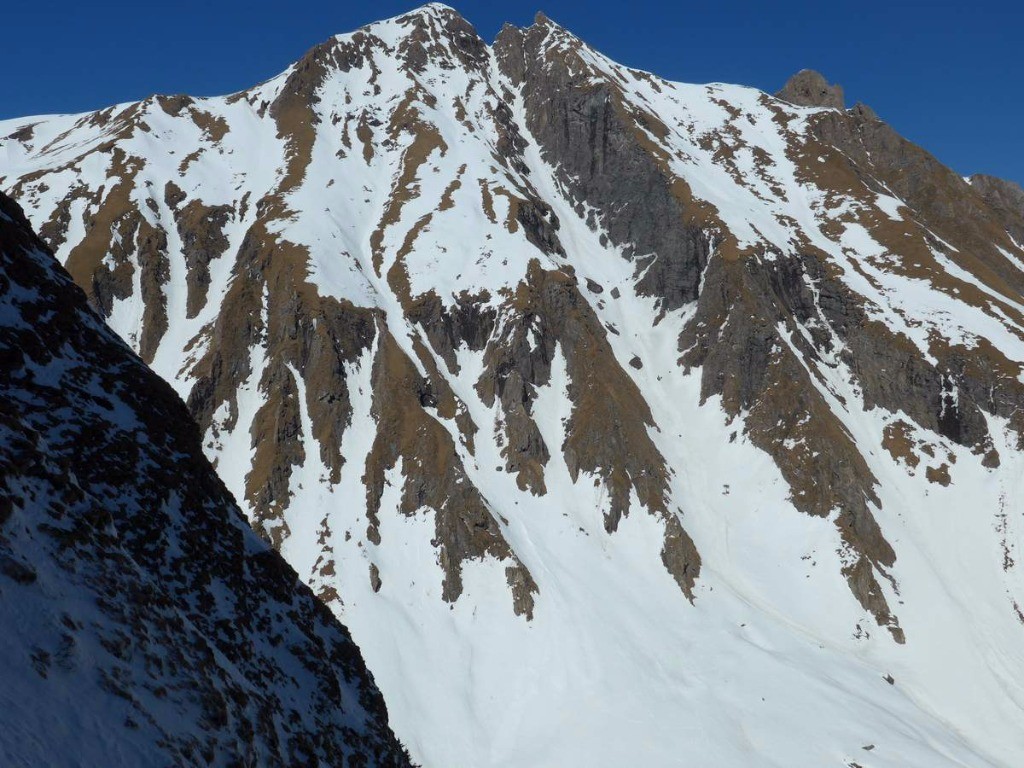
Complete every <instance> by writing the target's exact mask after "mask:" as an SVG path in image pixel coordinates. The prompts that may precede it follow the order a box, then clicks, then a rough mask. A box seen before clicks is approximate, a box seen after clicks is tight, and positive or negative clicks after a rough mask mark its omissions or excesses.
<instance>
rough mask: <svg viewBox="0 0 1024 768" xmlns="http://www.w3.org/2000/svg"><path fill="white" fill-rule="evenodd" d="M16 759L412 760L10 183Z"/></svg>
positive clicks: (3, 353) (186, 425)
mask: <svg viewBox="0 0 1024 768" xmlns="http://www.w3.org/2000/svg"><path fill="white" fill-rule="evenodd" d="M0 360H2V361H3V365H2V366H0V386H2V391H3V398H2V400H0V651H2V652H0V681H2V684H0V710H2V711H3V717H2V722H3V729H2V734H0V763H2V764H3V765H5V766H42V765H46V766H55V767H56V766H101V765H109V766H114V765H131V766H161V767H162V766H168V765H175V766H185V765H204V766H205V765H211V766H213V765H216V766H255V765H266V766H270V765H282V766H283V765H309V766H341V765H361V766H379V767H380V768H384V767H385V766H389V767H390V766H393V767H394V768H400V767H401V766H408V765H409V762H408V758H407V755H406V754H405V752H404V750H403V749H402V747H401V746H400V745H399V744H398V743H397V742H396V741H395V737H394V735H393V734H392V733H391V730H390V729H389V727H388V721H387V712H386V710H385V708H384V702H383V699H382V698H381V695H380V692H379V691H378V689H377V688H376V686H375V685H374V682H373V678H372V677H371V676H370V675H369V673H368V672H367V670H366V667H365V666H364V664H363V661H362V659H361V658H360V656H359V651H358V649H357V648H356V647H355V644H354V643H353V642H352V639H351V637H350V636H349V634H348V632H347V631H346V630H345V629H344V628H343V627H342V626H341V625H340V624H338V622H337V620H336V619H335V618H334V617H333V616H331V614H330V612H329V611H327V610H326V609H325V608H324V607H323V605H322V604H321V603H320V602H319V601H318V600H317V599H316V598H315V597H314V596H313V595H312V594H311V593H310V592H309V590H308V589H307V588H306V587H305V586H304V585H303V584H302V583H301V582H300V581H299V580H298V578H297V576H296V574H295V572H294V571H292V570H291V569H290V568H289V567H288V566H287V565H286V564H285V563H284V561H283V560H282V559H281V557H280V555H278V554H277V553H276V552H274V551H273V550H272V549H271V548H270V547H268V546H267V545H266V543H265V542H262V541H260V539H259V538H258V537H257V536H256V535H255V534H254V533H253V532H252V530H251V529H250V528H249V526H248V525H246V523H245V519H244V517H243V516H242V513H241V511H240V510H239V509H238V507H237V506H236V505H235V503H234V501H233V500H232V499H231V497H230V495H229V494H228V492H227V490H226V489H225V487H224V485H223V483H221V482H220V480H219V479H218V478H217V475H216V474H215V473H214V471H213V468H212V467H211V466H210V464H209V462H208V461H207V460H206V459H205V458H204V457H203V454H202V449H201V446H200V435H199V433H198V431H197V430H196V428H195V425H194V422H193V421H192V420H191V419H190V418H189V415H188V412H187V411H186V410H185V407H184V404H183V403H182V402H181V400H180V399H179V398H178V397H177V396H176V395H175V394H174V392H173V391H172V390H171V388H170V387H168V386H167V384H166V383H165V382H163V381H162V380H161V379H160V378H159V377H157V376H156V375H155V374H153V372H152V371H149V370H147V369H146V367H145V365H143V364H142V362H141V361H140V360H139V359H138V357H136V356H135V355H134V354H132V352H131V351H130V350H129V349H128V348H127V347H125V345H124V343H123V342H122V341H121V340H120V339H119V338H118V337H117V336H116V335H115V334H114V333H112V332H111V331H110V329H109V328H107V327H106V326H104V324H103V322H102V320H101V319H100V318H99V317H98V316H97V315H96V314H95V313H94V312H93V311H92V310H91V309H90V308H89V307H88V305H87V303H86V298H85V294H84V293H83V292H82V291H81V290H80V289H79V288H78V287H77V286H76V285H75V284H74V283H73V282H72V281H71V278H70V277H69V276H68V274H67V273H66V272H65V271H64V270H63V269H61V267H60V265H59V264H58V263H57V262H56V261H55V260H54V258H53V256H52V255H51V254H50V253H49V252H47V251H46V246H45V245H44V244H43V243H42V242H41V241H40V240H39V239H38V238H36V236H35V235H34V234H33V233H32V232H31V230H30V228H29V225H28V222H27V221H26V220H25V219H24V216H23V215H22V211H21V210H20V208H18V207H17V205H15V204H14V203H13V202H12V201H11V200H10V199H9V198H7V197H6V196H4V195H2V194H0Z"/></svg>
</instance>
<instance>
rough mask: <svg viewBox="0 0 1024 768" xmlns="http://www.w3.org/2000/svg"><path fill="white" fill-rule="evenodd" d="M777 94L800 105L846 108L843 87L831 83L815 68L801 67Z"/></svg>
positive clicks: (791, 102)
mask: <svg viewBox="0 0 1024 768" xmlns="http://www.w3.org/2000/svg"><path fill="white" fill-rule="evenodd" d="M775 95H776V96H777V97H778V98H780V99H785V100H786V101H788V102H789V103H790V104H796V105H797V106H800V107H831V108H833V109H845V108H846V104H845V100H844V98H843V87H842V86H841V85H829V83H828V81H827V80H826V79H825V77H824V76H823V75H822V74H821V73H820V72H816V71H814V70H813V69H801V70H800V71H799V72H797V73H796V74H795V75H793V76H792V77H791V78H789V80H787V81H786V84H785V85H784V86H783V87H782V90H781V91H779V92H778V93H776V94H775Z"/></svg>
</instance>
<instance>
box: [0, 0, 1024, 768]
mask: <svg viewBox="0 0 1024 768" xmlns="http://www.w3.org/2000/svg"><path fill="white" fill-rule="evenodd" d="M0 137H5V138H3V139H0V158H7V159H6V160H0V185H2V186H3V187H4V188H5V189H6V190H8V191H9V192H10V193H11V194H12V195H13V196H15V197H16V198H17V199H18V200H19V201H20V202H21V204H22V205H23V206H24V207H25V210H26V213H27V215H28V217H29V218H30V220H31V221H32V223H33V224H34V225H35V226H36V227H37V228H38V229H39V231H40V233H41V235H42V237H43V238H44V239H45V240H46V242H47V243H48V244H49V246H50V247H52V248H53V250H54V252H55V253H56V254H57V256H58V258H59V259H60V260H61V261H62V262H63V263H64V264H65V265H66V267H67V269H68V271H69V272H70V273H71V275H72V276H73V277H74V279H75V281H76V282H77V283H78V284H79V285H80V286H81V287H82V288H83V289H84V290H85V292H86V294H87V295H88V297H89V300H90V302H91V303H92V305H93V306H94V307H95V308H96V309H97V310H98V311H99V312H100V313H101V314H102V315H103V316H104V317H105V318H106V320H107V322H108V323H109V324H110V326H111V327H112V328H113V329H114V330H116V331H117V333H118V334H120V336H121V337H122V338H123V339H124V340H125V341H126V342H127V343H128V344H129V345H131V347H132V348H133V349H134V350H136V351H137V352H138V353H139V354H140V355H141V357H142V358H143V359H144V360H145V361H146V362H148V363H149V364H150V365H151V366H152V367H153V369H154V370H155V371H156V372H157V373H159V374H160V376H162V377H163V378H164V379H165V380H166V381H167V382H169V384H170V385H171V386H172V387H173V388H174V389H176V390H177V392H178V393H179V394H180V395H181V397H182V398H183V399H184V400H186V402H187V403H188V407H189V410H190V412H191V414H192V416H193V417H194V419H195V420H196V421H197V422H198V424H199V428H200V430H201V432H202V435H203V445H204V449H205V452H206V454H207V456H208V457H209V458H210V459H211V460H212V461H213V462H214V463H215V465H216V470H217V472H218V474H219V475H220V477H221V478H222V480H223V481H224V483H225V484H226V486H227V487H228V488H229V489H230V491H231V492H232V493H233V494H234V495H235V497H236V498H237V499H238V500H239V503H240V505H241V506H242V507H243V509H244V511H245V513H246V515H247V516H248V518H249V520H250V521H251V522H252V524H253V525H254V526H255V527H256V528H257V530H258V531H259V532H260V533H261V534H262V536H263V537H264V538H265V539H266V540H267V541H268V542H271V543H272V544H273V545H274V546H275V547H276V548H277V549H278V550H279V551H280V552H281V554H282V555H283V556H284V558H285V559H286V560H287V561H288V562H289V563H290V564H291V566H292V567H294V568H295V570H296V571H297V572H298V574H299V575H300V577H301V578H302V579H303V580H304V581H306V582H307V583H308V584H309V585H310V587H312V589H313V590H314V592H315V593H316V594H317V595H318V596H319V597H320V599H321V600H322V601H323V602H324V603H326V605H328V606H329V607H330V609H331V610H332V611H333V612H334V613H335V614H336V616H338V617H340V618H342V619H343V620H344V622H345V623H346V625H347V626H348V627H349V628H350V629H351V631H352V634H353V637H354V639H355V640H356V642H357V643H358V644H359V645H360V647H361V649H362V652H363V654H364V656H365V658H366V661H367V665H368V666H369V668H370V670H371V671H372V672H373V674H374V677H375V679H376V680H377V682H378V684H379V685H380V688H381V690H382V692H383V694H384V697H385V699H386V700H387V701H388V707H389V712H390V714H391V722H392V723H393V725H394V727H395V731H396V733H397V734H398V736H399V737H400V738H401V739H402V740H403V741H404V742H405V743H407V744H408V745H409V747H410V750H411V752H412V753H413V757H414V758H415V759H416V760H418V761H419V762H422V763H423V764H424V765H426V766H430V767H433V766H449V765H538V766H540V765H551V766H554V765H593V766H606V765H607V766H613V765H614V766H618V765H629V764H637V763H643V764H647V765H654V766H668V765H679V764H695V765H697V764H708V763H709V762H710V763H712V764H714V765H718V766H744V767H747V766H793V765H837V766H841V765H847V766H852V765H864V766H867V765H872V766H928V767H929V768H933V767H934V766H944V765H949V766H954V765H972V766H973V765H994V766H1012V765H1014V764H1016V763H1017V762H1019V756H1020V755H1021V754H1024V732H1022V731H1021V729H1020V727H1019V725H1020V723H1021V721H1022V717H1024V711H1022V702H1024V689H1022V688H1021V685H1020V683H1019V682H1017V681H1018V680H1019V679H1020V678H1021V674H1020V672H1021V671H1022V670H1024V654H1022V651H1021V648H1022V647H1024V646H1022V643H1021V639H1022V637H1024V578H1022V575H1021V571H1020V568H1019V566H1018V562H1019V561H1020V559H1021V557H1020V551H1019V550H1020V547H1021V537H1022V536H1024V521H1022V519H1021V507H1020V502H1019V498H1020V493H1019V478H1020V476H1021V470H1022V469H1024V440H1022V434H1024V409H1022V407H1021V406H1022V405H1024V369H1022V366H1024V271H1022V267H1024V245H1022V239H1021V234H1020V233H1021V227H1024V210H1021V209H1020V206H1018V205H1017V203H1016V202H1015V200H1017V198H1016V197H1014V195H1013V194H1011V193H1010V192H1008V191H1007V190H1006V189H1004V188H1002V187H1000V186H999V185H998V184H993V183H988V182H984V181H978V182H975V183H969V182H968V181H965V180H964V179H962V178H961V177H959V176H958V175H956V174H955V173H953V172H952V171H950V170H949V169H948V168H946V167H944V166H943V165H942V164H941V163H940V162H939V161H938V160H936V159H935V158H934V157H932V156H931V155H929V154H928V153H927V152H926V151H924V150H923V149H921V148H919V147H917V146H915V145H913V144H912V143H910V142H908V141H906V140H905V139H903V138H902V137H900V136H899V135H898V134H897V133H896V132H895V131H893V130H892V129H891V128H890V127H889V126H888V125H886V124H885V123H884V122H882V121H881V120H879V119H878V118H877V116H875V115H874V114H873V113H872V112H871V111H870V110H869V109H867V108H863V107H859V106H858V107H854V108H853V109H849V110H847V109H845V108H844V105H843V99H842V94H841V91H840V90H839V89H837V88H836V87H834V86H829V85H828V84H827V82H826V81H825V80H824V78H822V77H821V76H820V75H816V74H815V73H811V72H804V73H800V74H799V75H797V76H796V78H795V79H794V80H791V81H790V83H789V85H787V87H786V88H785V89H783V91H782V92H780V94H779V96H778V97H773V96H770V95H768V94H765V93H762V92H760V91H757V90H754V89H751V88H744V87H740V86H729V85H720V84H716V85H688V84H682V83H673V82H669V81H666V80H663V79H661V78H659V77H657V76H655V75H653V74H650V73H647V72H641V71H637V70H633V69H629V68H627V67H624V66H621V65H619V64H617V63H615V62H613V61H611V60H609V59H608V58H606V57H605V56H603V55H602V54H600V53H599V52H597V51H595V50H594V49H593V48H591V47H590V46H588V45H587V44H586V43H585V42H583V41H582V40H580V39H579V38H577V37H575V36H574V35H572V34H571V33H570V32H569V31H567V30H565V29H563V28H561V27H559V26H558V25H556V24H554V23H553V22H550V21H549V20H548V19H547V18H546V17H544V16H543V15H538V17H537V20H536V22H535V23H534V24H533V25H531V26H529V27H526V28H517V27H514V26H510V25H506V27H505V28H504V29H503V30H502V31H501V33H500V34H499V35H498V38H497V40H496V41H495V42H494V43H493V44H490V45H489V44H487V43H486V42H485V41H484V40H482V39H481V38H480V37H479V35H477V33H476V32H475V31H474V29H473V28H472V26H471V25H470V24H469V23H468V22H466V21H465V20H464V19H463V18H462V17H461V16H459V15H458V14H457V13H456V12H455V11H453V10H452V9H450V8H447V7H445V6H441V5H438V4H431V5H428V6H425V7H424V8H422V9H419V10H417V11H415V12H412V13H410V14H407V15H403V16H399V17H397V18H394V19H390V20H387V21H383V22H379V23H376V24H372V25H369V26H367V27H364V28H362V29H360V30H357V31H355V32H353V33H351V34H348V35H340V36H337V37H334V38H331V39H329V40H327V41H326V42H324V43H322V44H321V45H318V46H317V47H315V48H313V49H312V50H311V51H310V52H309V53H308V54H307V55H306V56H305V57H303V59H302V60H301V61H299V62H297V63H296V64H295V65H293V66H292V67H290V68H289V69H288V70H287V71H285V72H283V73H281V74H280V75H279V76H277V77H275V78H273V79H271V80H269V81H267V82H265V83H262V84H260V85H258V86H256V87H254V88H252V89H249V90H246V91H242V92H240V93H236V94H233V95H231V96H227V97H223V98H210V99H198V98H190V97H187V96H179V97H162V96H156V97H153V98H150V99H147V100H145V101H142V102H138V103H134V104H124V105H119V106H116V107H111V108H109V109H105V110H100V111H98V112H94V113H89V114H84V115H71V116H53V117H37V118H30V119H22V120H13V121H7V122H3V123H0Z"/></svg>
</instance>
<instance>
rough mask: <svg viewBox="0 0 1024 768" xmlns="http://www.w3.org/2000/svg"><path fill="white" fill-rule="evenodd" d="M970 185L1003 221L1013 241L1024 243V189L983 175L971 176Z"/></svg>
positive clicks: (1009, 182) (1015, 184)
mask: <svg viewBox="0 0 1024 768" xmlns="http://www.w3.org/2000/svg"><path fill="white" fill-rule="evenodd" d="M970 183H971V186H972V187H974V188H975V189H976V190H978V193H979V194H980V195H981V197H982V198H983V199H984V200H985V202H986V203H987V204H988V205H989V207H991V208H992V209H993V211H995V213H996V214H997V215H998V216H999V217H1000V218H1001V219H1002V223H1003V226H1004V227H1005V228H1006V231H1007V232H1009V233H1010V235H1012V236H1013V239H1014V240H1016V241H1017V242H1018V243H1021V242H1024V189H1022V188H1021V186H1020V184H1018V183H1017V182H1015V181H1006V180H1005V179H997V178H996V177H995V176H986V175H985V174H983V173H976V174H974V175H973V176H971V178H970Z"/></svg>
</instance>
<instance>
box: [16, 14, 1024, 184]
mask: <svg viewBox="0 0 1024 768" xmlns="http://www.w3.org/2000/svg"><path fill="white" fill-rule="evenodd" d="M417 5H420V3H418V2H415V0H407V1H405V2H402V1H400V0H376V1H369V2H368V1H366V0H364V1H363V2H351V0H333V1H332V2H320V1H318V0H304V1H303V2H296V1H295V0H292V2H287V1H285V2H282V1H281V0H278V2H267V1H266V0H248V1H247V2H242V0H207V2H197V0H172V1H171V2H152V1H148V2H147V0H137V2H134V3H110V2H100V1H97V2H92V3H89V2H81V0H78V1H77V2H71V1H70V0H57V1H50V0H36V1H35V2H33V0H26V1H24V2H10V3H5V4H4V6H5V7H4V8H3V10H2V11H0V26H2V27H3V30H4V34H3V42H2V48H0V50H2V53H3V59H4V63H5V73H4V76H3V77H2V79H0V118H5V117H15V116H20V115H30V114H42V113H50V112H77V111H84V110H92V109H98V108H100V107H104V106H108V105H110V104H113V103H117V102H123V101H134V100H137V99H140V98H143V97H145V96H148V95H150V94H152V93H190V94H193V95H198V96H208V95H216V94H223V93H230V92H232V91H236V90H241V89H243V88H247V87H249V86H251V85H254V84H255V83H257V82H259V81H261V80H264V79H266V78H268V77H271V76H273V75H275V74H277V73H278V72H280V71H281V70H283V69H284V68H285V67H287V66H288V65H289V64H290V63H291V62H293V61H294V60H296V59H298V58H299V57H300V56H301V55H302V54H303V52H305V50H307V49H308V48H310V47H312V46H313V45H314V44H315V43H317V42H320V41H322V40H324V39H326V38H328V37H330V36H331V35H333V34H337V33H339V32H347V31H350V30H352V29H354V28H355V27H358V26H360V25H362V24H365V23H367V22H370V21H375V20H377V19H381V18H386V17H388V16H393V15H396V14H398V13H401V12H404V11H406V10H409V9H411V8H414V7H416V6H417ZM449 5H452V6H454V7H455V8H457V9H458V10H459V11H460V12H461V13H462V14H463V15H464V16H465V17H466V18H467V19H469V21H470V22H471V23H473V24H474V25H475V26H476V28H477V30H478V31H479V32H480V34H481V35H482V36H483V37H484V39H486V40H487V41H488V42H490V41H491V40H493V39H494V36H495V34H497V31H498V30H499V29H500V27H501V24H502V23H503V22H505V21H509V22H512V23H513V24H516V25H526V24H529V23H530V22H531V21H532V19H533V15H534V13H535V12H536V11H537V10H543V11H544V12H545V13H547V15H548V16H550V17H551V18H552V19H554V20H555V21H557V22H559V23H560V24H562V25H563V26H565V27H567V28H569V29H570V30H571V31H573V32H574V33H575V34H576V35H578V36H579V37H581V38H583V39H584V40H586V41H587V42H588V43H590V44H591V45H593V46H594V47H596V48H597V49H599V50H600V51H602V52H604V53H605V54H607V55H608V56H610V57H612V58H613V59H616V60H618V61H620V62H622V63H624V64H628V65H630V66H633V67H638V68H641V69H647V70H650V71H652V72H654V73H656V74H658V75H661V76H663V77H666V78H669V79H672V80H682V81H685V82H692V83H701V82H713V81H719V82H728V83H741V84H744V85H753V86H756V87H758V88H762V89H763V90H766V91H769V92H774V91H775V90H778V88H780V87H781V86H782V84H783V82H785V80H786V78H787V77H788V76H789V75H790V74H792V73H793V72H796V71H797V70H799V69H803V68H811V69H817V70H819V71H820V72H822V73H823V74H824V75H825V76H826V77H827V78H829V80H830V81H832V82H838V83H840V84H841V85H843V87H844V88H845V89H846V94H847V102H848V103H849V104H852V103H853V102H855V101H863V102H864V103H866V104H869V105H870V106H872V107H873V108H874V109H875V111H876V112H878V114H879V115H880V116H881V117H882V118H883V119H885V120H887V121H888V122H889V123H891V124H892V125H893V126H894V127H895V128H896V129H897V130H899V131H900V132H901V133H903V134H904V135H905V136H907V137H908V138H910V139H912V140H913V141H916V142H917V143H919V144H921V145H923V146H924V147H925V148H927V149H928V150H930V151H931V152H933V153H934V154H935V155H937V156H938V158H939V159H940V160H942V161H943V162H945V163H946V164H947V165H950V166H952V167H953V168H954V169H955V170H956V171H958V172H960V173H963V174H969V173H975V172H982V173H991V174H994V175H997V176H1002V177H1004V178H1010V179H1013V180H1015V181H1018V182H1021V183H1024V151H1022V147H1021V144H1022V141H1021V140H1022V138H1024V3H1021V2H1005V1H1004V2H998V1H997V0H978V1H976V2H971V1H970V0H961V1H960V2H945V1H944V0H939V1H938V2H930V3H929V2H902V1H901V0H892V1H890V2H885V0H862V1H861V2H848V1H847V0H834V1H832V2H829V1H828V0H822V1H820V2H804V1H802V0H764V1H763V2H751V1H748V0H702V2H694V1H693V0H590V1H589V2H585V1H584V0H505V2H486V1H483V0H451V1H450V2H449Z"/></svg>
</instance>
